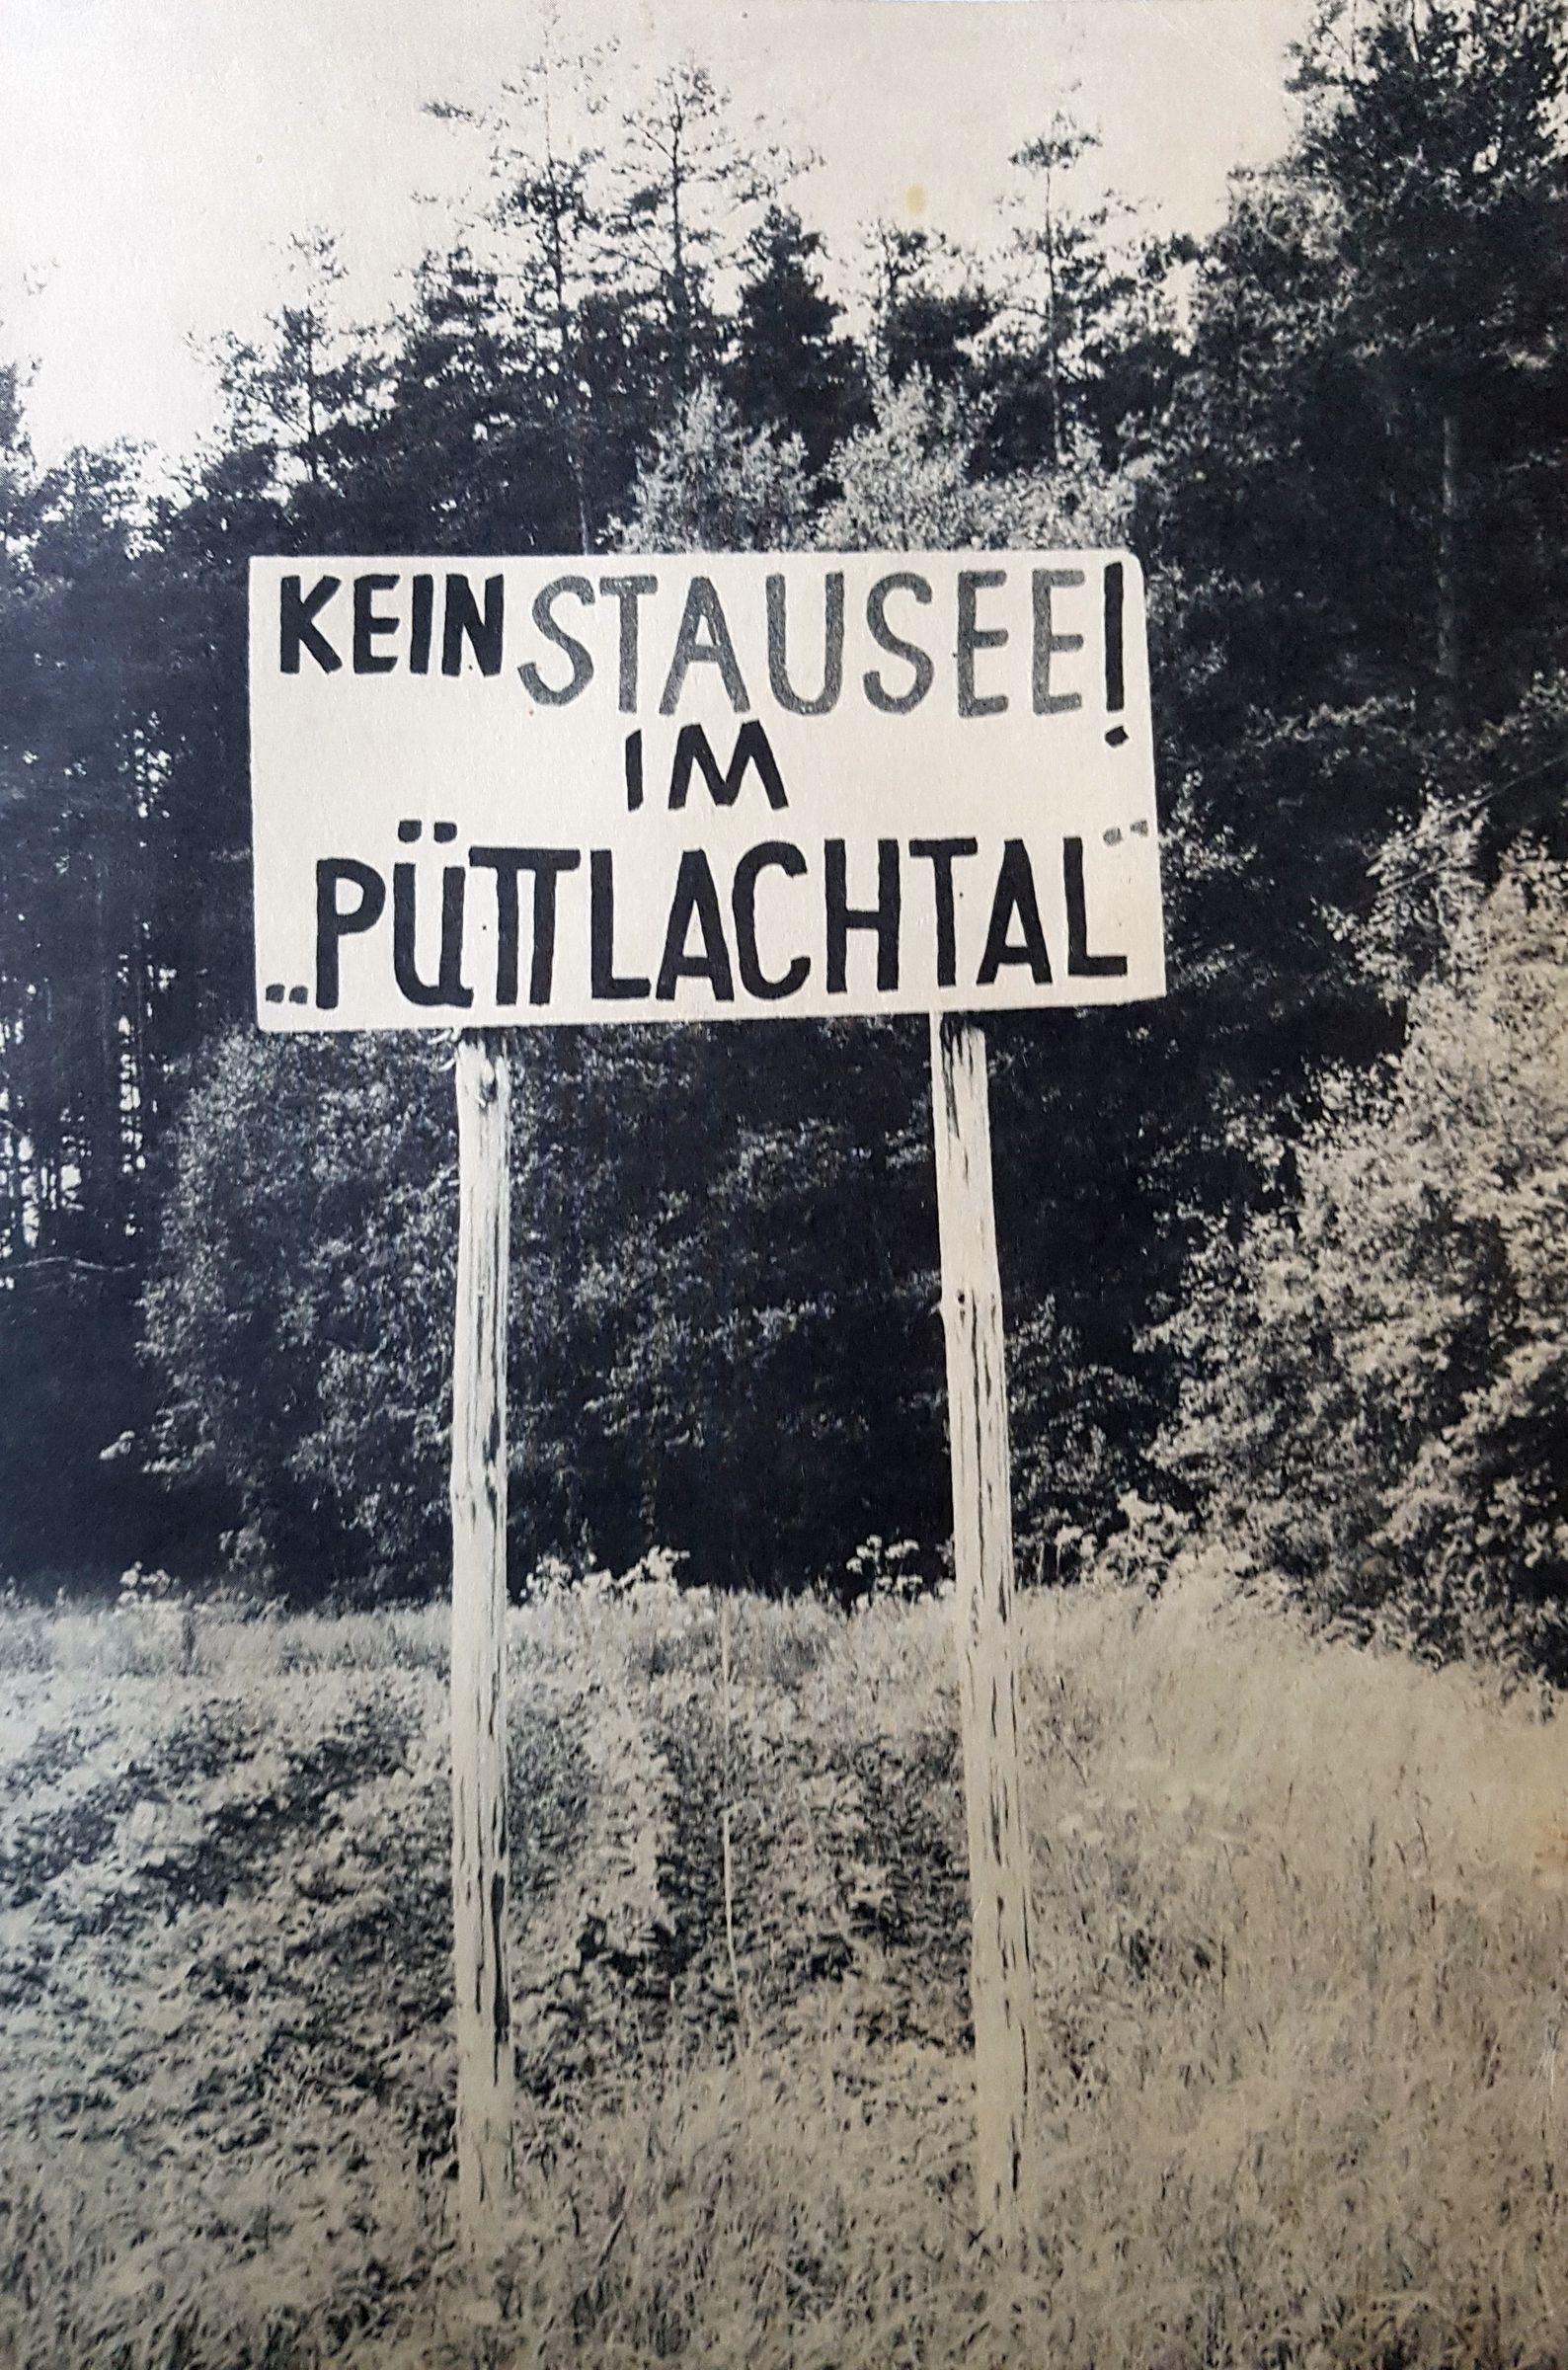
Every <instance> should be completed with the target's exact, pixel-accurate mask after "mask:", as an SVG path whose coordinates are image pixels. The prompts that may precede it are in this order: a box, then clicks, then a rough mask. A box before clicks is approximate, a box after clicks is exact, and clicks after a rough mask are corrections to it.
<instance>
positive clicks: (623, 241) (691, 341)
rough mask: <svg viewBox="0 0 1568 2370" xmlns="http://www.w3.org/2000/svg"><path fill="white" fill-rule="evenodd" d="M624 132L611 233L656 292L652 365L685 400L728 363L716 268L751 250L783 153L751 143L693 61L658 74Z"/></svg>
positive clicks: (629, 266) (672, 395) (625, 259)
mask: <svg viewBox="0 0 1568 2370" xmlns="http://www.w3.org/2000/svg"><path fill="white" fill-rule="evenodd" d="M623 133H624V138H623V147H622V152H621V154H620V156H619V157H618V159H617V160H616V174H615V177H616V181H617V184H618V194H617V200H616V203H615V205H614V208H613V211H612V213H611V216H610V223H611V230H612V235H613V238H614V241H615V244H616V247H617V249H618V251H619V255H620V258H621V263H622V268H623V271H628V272H630V273H634V274H637V275H639V276H640V277H641V280H642V284H643V286H644V288H645V289H646V292H647V301H648V305H649V309H650V316H651V319H650V328H651V329H652V330H653V332H654V333H655V334H654V339H653V344H652V347H651V352H650V356H649V359H650V362H651V363H652V365H653V367H654V368H655V369H656V370H658V371H660V372H663V373H667V378H668V386H669V399H670V401H671V403H678V402H679V401H680V400H681V399H682V398H683V397H684V396H685V395H686V394H687V393H688V392H689V391H690V389H691V388H692V387H693V386H694V385H695V383H696V381H697V380H698V379H699V378H700V377H702V376H703V375H704V374H705V373H708V372H711V371H712V370H713V369H714V367H715V365H716V364H717V362H718V361H719V359H720V350H721V346H722V342H723V341H722V330H721V326H720V321H719V317H718V312H717V308H716V304H715V297H714V288H713V276H714V272H715V269H716V267H717V265H718V264H719V262H720V260H721V259H727V258H728V257H730V256H734V255H737V254H738V253H739V252H740V251H741V250H742V248H743V246H744V241H745V226H746V220H747V217H748V215H749V214H751V213H752V212H753V211H754V209H755V208H756V207H757V206H759V205H760V204H762V203H763V202H764V201H765V199H766V198H767V197H768V195H769V182H770V175H771V173H772V171H773V169H774V167H775V165H776V163H777V159H776V157H773V156H771V155H768V154H757V153H753V152H752V151H751V150H750V149H748V148H746V147H745V146H743V145H742V143H741V142H740V141H739V140H738V139H737V137H736V135H735V133H734V131H733V130H732V128H731V125H730V121H729V107H728V102H727V100H726V99H725V97H724V95H723V94H722V92H721V91H720V90H719V89H718V87H717V85H716V84H715V82H714V80H713V77H712V75H711V74H710V73H709V72H708V69H707V67H706V66H703V65H699V64H698V63H697V62H696V61H695V60H694V59H692V58H689V57H686V58H681V59H679V60H677V62H676V63H675V64H674V65H671V66H666V68H665V69H664V70H663V72H661V73H660V74H658V75H657V76H656V77H655V79H654V82H653V85H652V87H651V89H650V90H649V92H648V94H647V96H646V98H645V99H644V100H643V102H642V104H641V105H640V106H638V107H636V108H634V109H633V110H632V112H631V113H630V114H629V115H628V116H627V118H626V119H625V123H624V126H623Z"/></svg>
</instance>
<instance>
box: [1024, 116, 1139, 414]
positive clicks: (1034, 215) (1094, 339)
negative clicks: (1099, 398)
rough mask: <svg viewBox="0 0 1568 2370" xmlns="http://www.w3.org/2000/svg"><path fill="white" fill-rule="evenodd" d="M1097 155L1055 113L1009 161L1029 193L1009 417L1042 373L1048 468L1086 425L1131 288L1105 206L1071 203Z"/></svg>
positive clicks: (1092, 138) (1075, 126)
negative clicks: (1113, 328) (1078, 176)
mask: <svg viewBox="0 0 1568 2370" xmlns="http://www.w3.org/2000/svg"><path fill="white" fill-rule="evenodd" d="M1098 146H1099V137H1098V134H1097V133H1095V132H1093V131H1091V130H1090V129H1088V127H1087V126H1086V125H1084V124H1081V123H1079V122H1078V121H1077V120H1076V118H1074V117H1073V116H1071V115H1070V114H1069V113H1068V112H1067V111H1066V110H1065V109H1062V108H1058V110H1057V111H1056V113H1055V114H1054V115H1053V116H1052V118H1051V120H1050V122H1049V124H1048V125H1047V127H1046V129H1045V130H1044V131H1043V132H1042V133H1040V134H1039V135H1038V137H1037V138H1035V139H1032V140H1030V141H1027V142H1026V143H1025V145H1024V146H1023V147H1022V148H1020V149H1018V150H1017V151H1016V153H1015V154H1014V156H1013V158H1012V163H1013V166H1014V167H1015V169H1016V170H1018V171H1020V172H1023V173H1025V174H1027V175H1028V177H1029V193H1028V196H1027V197H1026V198H1025V200H1024V202H1023V211H1024V215H1025V218H1024V220H1023V221H1022V222H1021V223H1020V224H1019V225H1018V227H1017V228H1016V229H1015V231H1014V234H1013V240H1012V247H1011V251H1010V255H1009V258H1008V262H1009V263H1010V266H1011V269H1010V271H1009V272H1008V275H1007V284H1006V293H1005V296H1004V298H1003V305H1002V312H1001V315H1000V318H1001V319H1002V320H1004V321H1005V322H1006V324H1007V327H1008V329H1009V331H1010V333H1011V336H1010V349H1009V357H1008V358H1009V359H1010V360H1011V363H1012V370H1011V372H1010V374H1009V375H1010V376H1011V378H1012V380H1013V382H1014V383H1013V386H1012V388H1011V390H1010V392H1011V396H1012V404H1013V408H1014V409H1015V410H1017V409H1018V408H1020V406H1021V404H1022V402H1023V399H1024V397H1025V393H1026V390H1027V387H1028V383H1029V381H1030V380H1031V379H1033V378H1035V377H1036V374H1037V373H1038V383H1039V384H1040V385H1041V387H1042V388H1043V395H1044V403H1043V419H1042V421H1041V428H1042V430H1043V434H1042V435H1040V437H1039V440H1038V442H1037V444H1036V450H1037V451H1038V450H1041V449H1042V448H1043V451H1044V455H1045V457H1046V458H1047V459H1048V460H1051V461H1056V460H1059V459H1062V458H1063V457H1064V456H1065V454H1066V452H1067V449H1068V442H1069V435H1070V433H1071V432H1072V431H1073V430H1074V429H1077V428H1080V427H1085V426H1087V425H1088V418H1089V412H1088V391H1089V389H1090V387H1091V386H1092V384H1093V382H1094V380H1095V379H1096V378H1097V376H1098V375H1099V372H1100V370H1101V368H1102V367H1103V360H1104V350H1105V347H1106V344H1107V342H1108V337H1107V333H1108V329H1109V324H1110V321H1111V318H1112V315H1113V313H1114V312H1115V310H1116V308H1117V307H1118V306H1119V305H1120V304H1121V302H1122V301H1123V300H1124V298H1125V297H1126V296H1127V295H1128V293H1129V292H1130V290H1131V286H1132V282H1131V280H1130V278H1129V277H1128V276H1126V274H1125V273H1122V272H1120V271H1118V269H1117V268H1116V266H1115V265H1114V264H1113V262H1112V259H1111V255H1110V252H1109V248H1108V244H1107V237H1106V231H1107V225H1108V223H1109V220H1110V207H1109V205H1108V204H1106V203H1104V202H1102V203H1100V204H1098V205H1093V206H1085V205H1083V204H1081V203H1074V202H1073V197H1072V183H1073V178H1074V173H1075V169H1076V167H1077V166H1078V165H1080V164H1081V163H1082V161H1083V159H1084V157H1086V156H1087V155H1089V154H1090V153H1091V152H1092V151H1093V150H1094V149H1095V148H1097V147H1098ZM1020 380H1021V381H1023V384H1022V385H1020V384H1019V383H1018V382H1019V381H1020ZM1017 433H1018V432H1017V430H1016V429H1015V431H1014V434H1015V435H1016V434H1017Z"/></svg>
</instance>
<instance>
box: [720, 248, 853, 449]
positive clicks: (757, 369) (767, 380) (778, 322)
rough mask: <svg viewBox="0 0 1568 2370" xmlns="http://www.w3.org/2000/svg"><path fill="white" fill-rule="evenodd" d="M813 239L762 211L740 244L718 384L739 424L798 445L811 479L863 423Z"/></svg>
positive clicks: (838, 315) (847, 349)
mask: <svg viewBox="0 0 1568 2370" xmlns="http://www.w3.org/2000/svg"><path fill="white" fill-rule="evenodd" d="M822 253H823V239H822V234H821V233H820V232H819V231H815V230H810V231H809V230H807V229H806V228H805V227H804V225H803V224H802V222H801V218H800V216H799V214H797V213H795V212H794V211H793V210H792V209H791V208H789V207H787V206H783V205H779V204H773V205H770V206H769V208H768V210H767V212H766V214H765V215H764V216H763V218H762V220H761V222H760V223H758V225H757V227H756V229H755V230H754V231H753V232H752V234H751V237H750V239H749V240H748V242H747V245H746V252H745V278H744V279H743V281H742V285H741V299H740V305H739V308H738V311H737V315H736V324H735V354H734V358H733V360H732V362H731V365H730V369H729V373H728V379H727V384H728V387H729V391H730V393H731V395H732V396H733V397H734V399H735V402H736V404H737V405H738V406H739V409H740V412H741V415H742V418H743V419H744V420H745V421H746V422H747V423H748V424H750V425H752V426H754V427H759V428H766V429H767V430H768V431H769V433H770V434H771V435H774V436H776V437H780V438H782V437H787V436H798V437H799V438H800V440H801V443H802V445H803V447H804V449H805V455H806V465H807V468H808V469H809V470H810V471H811V472H812V473H813V475H816V474H817V473H818V472H820V471H821V470H822V469H823V467H824V465H825V463H826V461H827V458H828V456H829V454H830V453H831V451H832V449H833V447H834V445H835V444H837V443H838V441H839V439H840V438H841V437H842V436H843V435H845V434H846V432H847V431H848V430H849V429H850V428H851V427H852V426H854V425H856V424H858V422H859V421H860V420H862V419H863V418H864V416H865V412H866V408H867V390H866V382H865V373H864V370H863V368H862V365H861V361H860V357H859V355H858V354H857V352H856V349H855V346H854V344H853V342H852V340H850V339H848V338H846V337H844V336H843V335H842V334H841V333H840V330H839V326H838V325H839V322H840V320H841V319H842V312H841V309H840V307H839V306H838V305H837V304H835V303H834V302H833V300H832V298H831V297H830V296H828V295H827V293H826V291H825V290H824V289H823V284H822V279H821V276H820V273H819V270H818V259H819V257H820V256H821V255H822Z"/></svg>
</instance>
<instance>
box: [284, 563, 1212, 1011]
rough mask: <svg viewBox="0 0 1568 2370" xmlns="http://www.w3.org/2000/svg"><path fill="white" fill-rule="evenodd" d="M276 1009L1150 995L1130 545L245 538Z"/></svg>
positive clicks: (1144, 768)
mask: <svg viewBox="0 0 1568 2370" xmlns="http://www.w3.org/2000/svg"><path fill="white" fill-rule="evenodd" d="M250 589H251V761H252V795H253V801H254V810H255V816H254V823H255V880H256V965H257V969H256V997H257V1013H258V1017H259V1018H260V1021H261V1023H262V1026H263V1027H264V1028H268V1029H407V1028H421V1027H424V1028H452V1027H459V1028H491V1027H498V1026H499V1027H513V1026H517V1025H521V1024H524V1023H527V1022H533V1021H538V1022H545V1021H550V1022H555V1021H573V1022H581V1021H627V1020H741V1019H750V1020H761V1019H777V1018H791V1017H817V1018H821V1017H824V1016H841V1015H850V1014H856V1015H863V1014H870V1013H882V1012H929V1011H941V1010H957V1011H967V1012H976V1013H983V1012H984V1011H985V1010H987V1009H991V1008H995V1009H1003V1008H1006V1007H1009V1006H1018V1005H1046V1004H1090V1003H1119V1002H1123V1001H1126V1000H1129V999H1131V998H1134V997H1139V996H1154V995H1159V994H1162V993H1163V991H1164V985H1165V977H1164V939H1163V930H1162V925H1161V912H1160V887H1159V848H1158V839H1157V832H1156V825H1155V812H1154V767H1153V751H1152V743H1151V735H1150V726H1149V697H1148V662H1147V652H1146V644H1145V634H1144V623H1143V589H1142V579H1141V576H1140V573H1139V571H1138V567H1137V562H1136V561H1135V560H1133V559H1131V558H1130V557H1129V556H1128V555H1127V554H1125V553H1117V552H1109V553H1108V552H1095V551H1058V552H994V553H986V552H869V553H868V552H858V553H852V554H842V555H835V554H826V553H773V552H754V553H746V554H744V555H723V556H721V555H718V554H713V555H704V554H698V555H690V554H688V555H686V556H684V557H681V558H635V559H631V558H619V559H617V558H599V557H594V558H576V559H546V560H538V559H529V560H454V559H431V560H411V559H384V560H377V559H319V560H312V559H304V560H301V559H289V560H281V559H266V560H254V561H253V562H252V563H251V588H250Z"/></svg>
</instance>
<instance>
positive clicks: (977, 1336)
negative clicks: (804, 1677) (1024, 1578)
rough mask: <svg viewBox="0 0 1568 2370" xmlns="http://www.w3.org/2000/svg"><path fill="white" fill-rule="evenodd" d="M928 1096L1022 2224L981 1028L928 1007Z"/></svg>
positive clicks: (1015, 2203) (996, 1378) (962, 1568)
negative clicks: (932, 1011) (933, 1138)
mask: <svg viewBox="0 0 1568 2370" xmlns="http://www.w3.org/2000/svg"><path fill="white" fill-rule="evenodd" d="M931 1103H932V1122H933V1127H934V1132H935V1143H936V1187H937V1215H938V1223H939V1226H940V1230H941V1245H942V1317H943V1327H944V1331H945V1334H946V1339H947V1400H948V1432H949V1437H950V1441H951V1449H952V1464H953V1556H954V1567H955V1571H956V1575H957V1580H958V1616H959V1642H960V1659H961V1664H962V1673H961V1679H962V1719H963V1729H964V1796H965V1805H966V1810H967V1814H968V1825H969V1881H970V1906H971V1912H972V1916H973V1921H974V1922H973V1930H972V1936H971V1959H970V2003H971V2013H972V2015H973V2016H974V2021H975V2094H976V2098H975V2104H976V2118H975V2120H976V2138H975V2178H976V2190H977V2194H978V2201H979V2206H980V2221H981V2225H982V2227H983V2229H984V2230H985V2232H986V2233H987V2235H988V2236H990V2237H991V2238H992V2240H993V2241H994V2242H995V2243H996V2244H998V2245H1000V2246H1007V2245H1009V2244H1012V2243H1014V2242H1015V2241H1016V2239H1017V2236H1018V2207H1019V2196H1018V2189H1019V2179H1020V2174H1021V2171H1022V2165H1023V2156H1024V2143H1025V2136H1026V2133H1027V2130H1028V2124H1029V2111H1030V2052H1031V2039H1030V2028H1031V2020H1032V2015H1033V1968H1032V1964H1031V1955H1030V1916H1029V1851H1028V1842H1027V1838H1026V1836H1025V1832H1024V1814H1023V1798H1022V1788H1021V1784H1020V1768H1019V1753H1018V1674H1017V1668H1016V1659H1015V1646H1014V1635H1013V1628H1014V1624H1013V1525H1012V1489H1011V1462H1010V1455H1009V1449H1008V1440H1007V1383H1006V1375H1005V1370H1004V1364H1003V1346H1002V1296H1001V1281H1000V1278H999V1275H998V1273H997V1266H996V1214H995V1209H994V1206H993V1203H992V1195H991V1148H990V1114H989V1107H988V1099H987V1095H986V1080H985V1036H984V1031H983V1030H982V1029H981V1027H980V1024H979V1022H978V1021H972V1020H965V1019H961V1018H956V1017H953V1016H951V1015H948V1016H943V1015H939V1014H936V1013H933V1014H932V1016H931Z"/></svg>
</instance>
